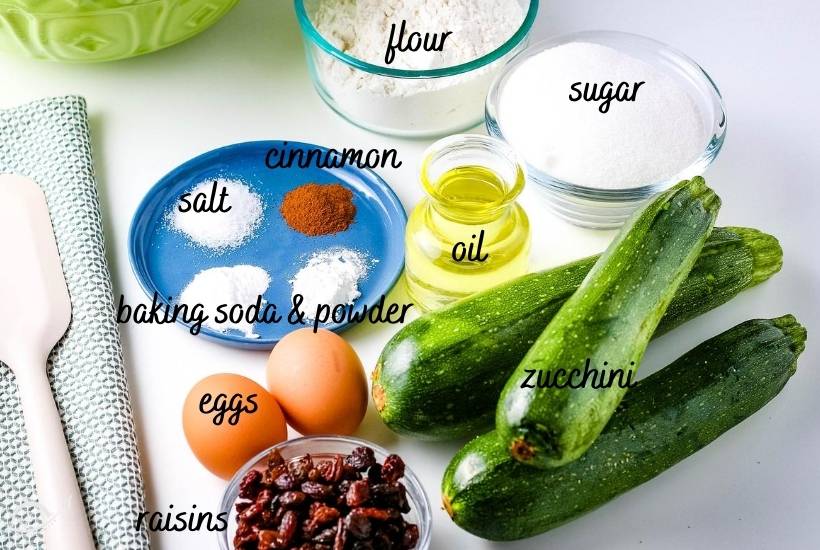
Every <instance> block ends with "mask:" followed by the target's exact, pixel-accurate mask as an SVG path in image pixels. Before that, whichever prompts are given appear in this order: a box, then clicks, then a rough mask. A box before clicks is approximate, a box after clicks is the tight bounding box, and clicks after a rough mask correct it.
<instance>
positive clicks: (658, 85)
mask: <svg viewBox="0 0 820 550" xmlns="http://www.w3.org/2000/svg"><path fill="white" fill-rule="evenodd" d="M605 81H611V82H613V83H616V85H617V83H620V82H630V83H634V82H642V81H645V82H646V84H644V85H643V86H642V87H640V88H639V91H638V92H637V95H636V96H635V101H634V102H629V101H624V102H618V101H612V102H611V104H610V106H609V110H608V111H607V112H606V113H602V112H600V110H599V107H600V106H601V103H602V102H600V101H597V102H587V101H583V100H581V101H577V102H571V101H569V96H570V86H571V85H572V84H574V83H576V82H583V83H599V85H600V84H602V83H604V82H605ZM499 119H500V123H501V128H502V131H503V132H504V137H505V138H506V139H507V141H508V142H509V143H510V144H511V145H512V146H513V147H514V148H515V149H516V150H517V151H518V152H519V153H521V154H522V155H523V156H524V158H525V159H526V160H527V162H528V163H529V164H531V165H532V166H534V167H536V168H538V169H540V170H542V171H544V172H546V173H547V174H549V175H550V176H553V177H556V178H559V179H561V180H564V181H568V182H571V183H574V184H579V185H583V186H586V187H595V188H605V189H623V188H629V187H637V186H641V185H646V184H650V183H657V182H661V181H664V180H667V179H669V178H671V177H673V176H676V175H678V173H679V172H681V171H682V170H685V169H686V168H687V167H689V165H691V164H692V163H693V162H694V161H695V160H696V159H697V158H698V156H700V155H701V154H702V153H703V151H704V150H705V148H706V143H707V139H708V137H707V132H706V128H705V125H704V120H703V114H702V113H701V112H700V110H699V108H698V106H697V105H696V104H695V101H694V99H693V98H692V97H690V95H689V94H688V92H687V91H686V90H685V89H684V88H683V87H682V86H681V85H680V84H678V83H677V82H675V81H674V80H673V79H672V78H671V77H669V76H667V75H666V74H665V73H663V72H661V71H660V70H659V69H656V68H655V67H654V66H652V65H650V64H648V63H646V62H644V61H642V60H639V59H637V58H635V57H631V56H629V55H627V54H625V53H622V52H619V51H617V50H614V49H612V48H608V47H606V46H601V45H598V44H590V43H581V42H574V43H570V44H565V45H562V46H557V47H555V48H551V49H548V50H545V51H543V52H541V53H540V54H538V55H536V56H534V57H532V58H530V59H528V60H527V61H526V62H525V63H523V64H522V65H521V66H520V67H518V68H517V69H516V70H515V72H513V74H512V75H510V77H509V81H508V82H507V84H506V86H505V88H504V91H503V93H502V96H501V100H500V106H499Z"/></svg>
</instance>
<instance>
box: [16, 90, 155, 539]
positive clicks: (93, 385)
mask: <svg viewBox="0 0 820 550" xmlns="http://www.w3.org/2000/svg"><path fill="white" fill-rule="evenodd" d="M0 173H11V174H20V175H23V176H28V177H31V178H32V179H34V181H36V182H37V183H38V184H39V185H40V187H42V189H43V191H44V192H45V195H46V198H47V200H48V207H49V211H50V213H51V220H52V223H53V225H54V233H55V235H56V237H57V246H58V248H59V250H60V258H61V260H62V264H63V270H64V272H65V278H66V282H67V284H68V290H69V293H70V294H71V303H72V307H73V319H72V321H71V326H70V328H69V329H68V332H67V333H66V335H65V337H64V338H63V339H62V341H61V342H60V343H59V344H58V345H57V347H56V348H55V349H54V351H53V352H52V354H51V357H50V358H49V362H50V364H51V369H50V377H51V382H52V387H53V388H54V395H55V400H56V402H57V405H58V407H59V409H60V413H61V414H62V418H63V423H64V425H65V431H66V439H67V440H68V446H69V449H70V450H71V455H72V457H73V459H74V467H75V469H76V471H77V477H78V479H79V482H80V488H81V490H82V494H83V498H84V499H85V505H86V509H87V510H88V517H89V520H90V522H91V526H92V529H93V531H94V536H95V538H96V541H97V545H98V548H100V549H105V550H108V549H111V550H120V549H128V550H131V549H135V550H141V549H147V548H148V547H149V539H148V534H147V533H146V532H145V530H144V529H140V528H137V527H136V526H135V524H136V519H137V514H139V513H140V512H141V511H143V510H144V506H145V504H144V499H143V484H142V477H141V475H140V465H139V458H138V455H137V442H136V437H135V434H134V423H133V419H132V416H131V404H130V402H129V399H128V388H127V386H126V379H125V370H124V367H123V360H122V350H121V347H120V338H119V332H118V328H117V322H116V319H115V317H114V304H113V296H112V289H111V279H110V276H109V273H108V266H107V264H106V260H105V248H104V244H103V231H102V222H101V218H100V208H99V201H98V199H97V188H96V184H95V180H94V166H93V164H92V161H91V145H90V142H89V131H88V119H87V115H86V107H85V100H83V99H82V98H80V97H58V98H51V99H44V100H40V101H35V102H34V103H30V104H28V105H24V106H22V107H18V108H15V109H8V110H0ZM0 269H7V266H4V265H3V263H2V259H0ZM2 307H3V305H2V304H0V308H2ZM0 336H1V335H0ZM27 449H28V446H27V443H26V433H25V427H24V425H23V416H22V414H21V411H20V402H19V400H18V397H17V389H16V386H15V382H14V376H13V375H12V373H11V372H10V371H9V369H8V368H7V367H6V366H5V365H3V364H2V363H0V548H2V549H3V550H21V549H31V548H41V547H42V536H41V534H40V515H39V509H38V505H37V493H36V490H35V486H34V479H33V477H32V473H31V467H30V463H29V459H28V454H27Z"/></svg>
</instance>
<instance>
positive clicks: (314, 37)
mask: <svg viewBox="0 0 820 550" xmlns="http://www.w3.org/2000/svg"><path fill="white" fill-rule="evenodd" d="M539 2H540V0H529V8H528V10H527V13H526V15H525V16H524V20H523V21H522V22H521V25H520V26H519V27H518V30H517V31H515V34H513V35H512V36H511V37H510V38H509V39H508V40H507V41H506V42H504V43H503V44H501V45H500V46H499V47H498V48H496V49H494V50H493V51H491V52H489V53H487V54H485V55H483V56H481V57H479V58H476V59H473V60H471V61H468V62H466V63H460V64H458V65H452V66H450V67H440V68H438V69H425V70H410V69H394V68H391V67H383V66H381V65H375V64H373V63H368V62H367V61H363V60H361V59H358V58H356V57H353V56H352V55H349V54H346V53H345V52H343V51H341V50H340V49H338V48H336V47H335V46H334V45H333V44H331V43H330V42H328V41H327V39H325V37H324V36H322V34H321V33H320V32H319V30H318V29H317V28H316V27H315V26H314V25H313V22H312V21H311V20H310V17H309V16H308V14H307V10H306V9H305V0H293V4H294V7H295V8H296V17H297V19H298V21H299V27H300V28H301V29H302V34H303V35H304V37H305V38H306V39H309V40H310V41H311V42H312V43H314V44H316V45H317V46H319V47H320V48H321V49H322V50H324V51H325V53H328V54H330V55H332V56H333V57H335V58H337V59H339V60H340V61H342V62H344V63H345V64H347V65H349V66H351V67H354V68H356V69H359V70H361V71H365V72H368V73H372V74H377V75H381V76H390V77H394V78H441V77H445V76H455V75H459V74H464V73H468V72H470V71H473V70H475V69H479V68H481V67H483V66H485V65H489V64H490V63H492V62H493V61H496V60H498V59H500V58H502V57H503V56H504V55H506V54H507V53H509V52H510V51H511V50H513V49H514V48H515V47H516V46H518V45H519V44H521V43H522V42H523V41H524V40H525V39H526V37H527V36H528V35H529V32H530V30H531V29H532V25H533V23H534V22H535V17H536V15H537V14H538V5H539Z"/></svg>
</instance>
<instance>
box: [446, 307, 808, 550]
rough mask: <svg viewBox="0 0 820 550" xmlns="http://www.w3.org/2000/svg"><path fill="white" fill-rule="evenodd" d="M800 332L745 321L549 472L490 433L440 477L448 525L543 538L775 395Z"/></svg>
mask: <svg viewBox="0 0 820 550" xmlns="http://www.w3.org/2000/svg"><path fill="white" fill-rule="evenodd" d="M805 341H806V330H805V329H804V328H803V327H802V326H801V325H799V324H798V323H797V321H796V320H795V319H794V317H792V316H791V315H787V316H784V317H780V318H778V319H773V320H768V319H766V320H753V321H746V322H745V323H742V324H740V325H738V326H736V327H734V328H732V329H730V330H728V331H726V332H724V333H723V334H720V335H718V336H716V337H714V338H712V339H710V340H708V341H706V342H704V343H703V344H701V345H700V346H698V347H697V348H695V349H694V350H692V351H690V352H689V353H687V354H685V355H684V356H683V357H681V358H680V359H678V360H677V361H675V362H674V363H672V364H671V365H669V366H668V367H666V368H665V369H663V370H661V371H659V372H657V373H655V374H653V375H652V376H649V377H648V378H646V379H644V380H641V381H639V382H638V383H637V386H636V387H635V388H633V389H631V390H629V392H628V393H627V395H626V397H625V398H624V400H623V401H622V402H621V404H620V406H619V408H618V410H617V412H616V414H615V415H614V416H613V417H612V420H611V421H610V422H609V424H607V426H606V429H604V431H603V432H602V433H601V435H600V436H599V437H598V439H596V440H595V443H593V444H592V446H591V447H590V448H589V450H587V452H586V453H585V454H584V455H583V456H581V458H579V459H578V460H576V461H574V462H570V463H569V464H567V465H566V466H561V467H558V468H553V469H543V470H542V469H537V468H531V467H529V466H526V465H524V464H521V463H520V462H517V461H516V460H514V459H513V458H512V457H511V456H510V454H509V453H508V452H507V448H506V445H505V444H504V443H502V441H501V440H500V439H499V438H498V437H497V436H496V433H495V432H490V433H488V434H485V435H483V436H481V437H478V438H476V439H474V440H473V441H471V442H470V443H468V444H467V445H466V446H465V447H463V448H462V449H461V450H460V451H459V452H458V454H456V456H455V457H454V458H453V460H452V462H450V465H449V466H448V468H447V471H446V473H445V474H444V479H443V481H442V498H443V501H444V506H445V508H446V510H447V511H448V513H449V514H450V516H451V517H452V519H453V521H455V523H456V524H458V525H459V526H460V527H461V528H462V529H465V530H467V531H469V532H470V533H472V534H474V535H477V536H479V537H483V538H485V539H491V540H515V539H521V538H526V537H531V536H534V535H537V534H539V533H543V532H545V531H548V530H550V529H553V528H555V527H558V526H559V525H561V524H563V523H566V522H568V521H571V520H573V519H575V518H577V517H578V516H581V515H582V514H585V513H586V512H589V511H591V510H593V509H595V508H597V507H598V506H601V505H602V504H604V503H606V502H607V501H609V500H611V499H613V498H615V497H617V496H618V495H620V494H622V493H625V492H626V491H628V490H630V489H632V488H634V487H637V486H638V485H640V484H641V483H644V482H645V481H648V480H650V479H652V478H653V477H655V476H657V475H658V474H660V473H661V472H663V471H664V470H666V469H667V468H670V467H671V466H672V465H674V464H676V463H678V462H680V461H681V460H683V459H684V458H686V457H687V456H689V455H691V454H693V453H694V452H695V451H697V450H699V449H701V448H702V447H705V446H706V445H708V444H709V443H711V442H712V441H714V440H715V439H716V438H717V437H718V436H720V435H721V434H722V433H724V432H725V431H727V430H729V429H730V428H732V427H733V426H735V425H736V424H738V423H740V422H741V421H742V420H743V419H745V418H747V417H748V416H751V415H752V414H753V413H754V412H755V411H757V410H758V409H760V408H761V407H763V405H765V404H766V403H768V402H769V401H770V400H771V399H773V398H774V397H775V396H776V395H777V394H778V393H779V392H780V390H781V389H782V388H783V386H784V385H785V384H786V381H787V380H788V379H789V377H791V375H792V374H794V372H795V368H796V366H797V358H798V356H799V355H800V353H801V352H802V351H803V349H804V347H805Z"/></svg>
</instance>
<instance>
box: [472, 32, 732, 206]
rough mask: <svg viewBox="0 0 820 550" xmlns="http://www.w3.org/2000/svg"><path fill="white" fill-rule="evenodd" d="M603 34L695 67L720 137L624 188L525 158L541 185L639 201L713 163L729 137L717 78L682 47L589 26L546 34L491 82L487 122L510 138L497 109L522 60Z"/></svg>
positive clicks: (614, 199)
mask: <svg viewBox="0 0 820 550" xmlns="http://www.w3.org/2000/svg"><path fill="white" fill-rule="evenodd" d="M600 38H612V39H622V40H626V41H629V42H631V43H643V44H645V45H651V46H653V47H654V48H655V49H656V53H657V52H661V51H663V52H665V53H666V54H667V57H668V58H669V59H670V60H671V61H673V62H674V64H675V65H677V66H678V67H681V68H688V69H690V70H692V73H691V74H693V75H696V76H699V77H700V78H701V84H703V85H704V86H705V87H706V88H707V89H708V90H709V92H710V95H711V99H712V102H713V103H714V106H715V107H716V109H715V111H716V112H715V117H714V119H713V123H712V128H711V129H710V133H712V130H713V129H714V127H715V126H719V127H720V129H721V132H720V135H719V136H717V141H716V142H714V141H715V140H714V139H713V138H711V137H710V139H709V141H707V143H706V145H705V148H704V151H703V152H702V153H701V154H700V155H699V156H698V157H697V158H696V159H695V160H694V161H692V162H691V163H690V164H689V165H688V166H686V167H684V168H683V169H682V170H680V171H679V172H678V173H677V174H675V175H672V176H670V177H669V178H668V179H665V180H662V181H658V182H653V183H648V184H644V185H640V186H637V187H626V188H623V189H601V188H596V187H588V186H585V185H580V184H577V183H572V182H569V181H566V180H562V179H560V178H557V177H554V176H552V175H550V174H548V173H546V172H544V171H543V170H540V169H538V168H536V167H534V166H532V165H531V164H530V163H529V162H527V160H526V159H524V162H525V166H526V169H527V175H528V177H529V178H530V179H532V180H533V181H534V182H535V183H537V184H539V185H541V186H544V187H549V188H552V190H554V191H557V192H561V193H568V194H571V195H574V196H577V197H579V198H583V199H588V200H595V201H602V202H621V201H624V200H627V201H630V200H635V201H639V200H643V199H646V198H649V197H651V196H653V195H655V194H656V193H659V192H662V191H665V190H667V189H669V188H670V187H672V186H673V185H675V184H676V183H678V182H679V181H680V180H681V179H683V177H682V174H685V173H688V172H690V171H691V170H692V168H693V167H695V166H697V165H699V164H703V163H705V164H706V166H708V165H709V164H711V163H712V162H713V161H714V159H715V158H716V157H717V154H718V153H719V152H720V150H721V149H722V147H723V143H724V141H725V139H726V132H727V130H728V122H727V116H726V105H725V103H724V101H723V95H722V94H721V93H720V90H719V89H718V87H717V84H715V81H714V80H713V79H712V77H711V76H710V75H709V73H707V72H706V70H705V69H704V68H703V67H701V66H700V65H699V64H698V63H697V62H696V61H695V60H694V59H692V58H691V57H689V56H688V55H686V54H685V53H683V52H682V51H680V50H678V49H677V48H674V47H672V46H669V45H668V44H665V43H663V42H661V41H659V40H655V39H654V38H650V37H648V36H644V35H641V34H636V33H630V32H623V31H612V30H586V31H578V32H571V33H566V34H561V35H558V36H553V37H551V38H547V39H544V40H539V41H538V42H536V43H535V44H532V45H530V46H528V47H527V48H525V49H524V50H522V51H520V52H518V53H517V54H516V55H515V56H514V57H513V58H512V59H510V60H509V61H508V62H507V64H506V66H505V67H504V69H503V70H502V71H501V73H499V75H498V76H497V77H496V78H495V80H494V81H493V83H492V85H491V86H490V90H489V92H488V93H487V101H486V104H485V124H486V127H487V130H488V133H489V134H490V135H492V136H493V137H496V138H498V139H501V140H503V141H505V142H507V138H506V137H505V136H504V133H503V131H502V128H501V121H500V117H499V112H498V110H499V100H500V96H501V90H502V89H503V85H504V84H505V83H506V80H507V78H508V77H509V76H510V75H511V74H512V73H513V72H514V71H515V70H516V69H517V68H518V67H519V66H520V65H521V64H523V63H524V62H525V61H527V60H528V59H529V58H531V57H533V56H534V55H537V54H538V53H541V52H542V51H545V50H547V49H549V48H553V47H556V46H560V45H563V44H568V43H570V42H581V41H584V40H586V41H588V42H592V43H595V44H603V45H607V44H605V43H603V42H599V41H598V40H596V39H600ZM693 100H696V103H697V104H698V105H699V106H702V102H701V101H698V98H694V97H693ZM508 143H509V142H508ZM511 146H512V144H511ZM522 156H523V155H522Z"/></svg>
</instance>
